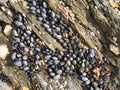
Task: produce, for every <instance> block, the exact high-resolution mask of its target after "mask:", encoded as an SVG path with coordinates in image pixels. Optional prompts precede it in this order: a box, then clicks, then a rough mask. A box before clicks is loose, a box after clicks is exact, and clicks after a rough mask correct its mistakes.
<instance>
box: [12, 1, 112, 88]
mask: <svg viewBox="0 0 120 90" xmlns="http://www.w3.org/2000/svg"><path fill="white" fill-rule="evenodd" d="M28 4H29V11H30V13H31V14H34V15H35V16H36V17H37V19H38V21H40V22H41V23H42V26H43V27H44V28H45V30H46V31H47V32H48V33H49V34H50V35H51V36H52V37H53V38H55V39H56V40H57V41H58V42H59V43H60V44H61V45H62V46H63V48H64V49H65V51H61V50H59V49H56V50H55V51H52V50H50V49H49V48H48V47H47V46H42V48H41V47H40V46H39V45H37V44H36V42H35V39H36V38H37V36H36V34H35V33H34V32H33V31H30V30H29V29H27V28H26V26H25V25H24V23H23V18H22V16H21V15H20V14H16V15H15V21H14V24H15V25H16V29H13V31H12V32H13V33H12V34H13V42H12V50H13V54H12V55H11V57H12V60H14V61H15V62H14V64H15V65H16V66H19V67H20V68H22V69H23V70H25V71H28V72H31V73H34V72H35V71H38V70H39V66H38V64H37V61H38V60H40V55H39V52H41V53H42V54H43V56H44V58H43V59H44V60H46V61H47V62H46V65H47V72H48V75H49V76H50V77H51V78H53V79H56V80H59V79H60V78H61V77H62V76H66V75H68V74H69V75H77V76H78V78H79V80H80V81H81V82H82V85H83V86H85V87H86V88H87V89H89V90H104V89H106V88H107V83H108V81H109V76H110V73H109V71H108V70H107V69H106V67H105V66H104V64H105V63H106V61H107V59H106V58H104V59H103V63H102V64H99V58H98V55H97V53H96V52H95V50H94V49H92V48H90V49H87V48H84V47H81V42H80V41H79V39H78V38H77V37H76V35H75V34H74V33H73V32H72V31H71V30H69V27H70V26H68V25H67V24H65V23H64V22H63V21H62V19H61V16H60V15H59V14H57V13H55V12H54V11H53V10H52V9H50V7H49V6H48V4H47V3H46V2H44V1H43V2H42V1H38V0H28Z"/></svg>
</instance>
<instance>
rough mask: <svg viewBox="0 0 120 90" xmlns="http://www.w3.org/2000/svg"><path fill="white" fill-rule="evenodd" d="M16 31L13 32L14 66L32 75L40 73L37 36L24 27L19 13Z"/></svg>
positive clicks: (16, 19) (15, 20)
mask: <svg viewBox="0 0 120 90" xmlns="http://www.w3.org/2000/svg"><path fill="white" fill-rule="evenodd" d="M14 24H15V26H16V28H15V29H13V30H12V39H13V41H12V47H11V49H12V51H13V53H12V55H11V58H12V60H14V64H15V65H16V66H19V67H20V68H21V69H23V70H25V71H27V72H29V71H30V73H32V72H35V71H36V70H38V71H39V69H40V68H39V65H38V64H37V61H38V60H39V59H40V56H39V52H40V46H39V45H37V44H36V43H35V39H36V38H37V36H36V34H35V33H34V32H33V31H30V29H27V27H26V26H25V25H24V20H23V17H22V15H21V14H20V13H17V14H16V15H15V17H14Z"/></svg>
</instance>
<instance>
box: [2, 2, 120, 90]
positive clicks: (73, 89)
mask: <svg viewBox="0 0 120 90" xmlns="http://www.w3.org/2000/svg"><path fill="white" fill-rule="evenodd" d="M6 1H7V0H6ZM60 1H61V2H60ZM115 1H116V0H115ZM47 2H48V4H49V7H51V8H52V9H53V10H54V11H55V12H57V13H60V14H61V16H62V19H63V20H64V21H65V22H66V23H68V24H69V25H70V26H71V28H70V30H73V31H74V32H77V33H78V37H79V39H80V40H81V41H82V43H84V45H85V46H88V47H91V48H94V49H95V50H96V51H97V52H98V54H99V57H101V56H102V55H105V56H106V57H107V58H109V60H110V65H109V66H108V67H109V68H110V70H111V73H112V75H111V77H110V82H109V85H108V88H110V89H111V90H120V60H119V58H120V41H119V40H120V10H119V8H120V7H119V6H116V4H115V3H114V1H113V0H107V1H106V0H101V1H100V0H69V1H68V0H54V1H53V0H47ZM111 2H112V3H111ZM0 5H1V2H0ZM3 6H5V7H3ZM3 6H2V5H1V6H0V8H1V9H0V45H7V46H8V50H9V52H10V54H11V48H10V47H11V41H12V38H11V36H9V35H8V36H7V35H5V34H4V29H5V26H6V25H8V24H9V25H11V26H13V27H14V25H13V23H12V22H13V20H14V18H13V16H12V15H13V14H14V13H15V11H18V12H20V13H22V14H23V16H24V17H25V21H26V22H27V26H28V28H32V29H33V30H34V32H35V33H36V35H37V36H38V37H39V38H40V39H41V40H43V42H44V43H45V44H46V45H47V46H48V47H49V48H50V49H52V50H55V47H57V48H59V49H60V50H63V51H64V49H63V47H62V46H61V45H60V44H59V43H58V42H57V41H56V40H55V39H54V38H52V37H51V36H50V35H49V34H48V33H47V32H46V31H45V30H44V28H42V27H41V24H40V23H38V22H37V20H36V18H35V16H34V15H31V14H29V11H28V8H27V2H26V0H8V1H7V6H6V4H5V2H3ZM53 17H54V14H53ZM33 22H34V23H33ZM38 29H40V31H41V32H38ZM113 37H116V38H117V39H113ZM111 45H113V46H116V47H113V48H112V49H111ZM116 48H117V49H116ZM116 50H117V51H116ZM10 54H9V55H7V57H5V58H0V72H1V71H2V73H3V74H4V75H5V79H6V80H5V81H4V80H3V81H1V80H0V86H5V88H7V89H9V88H10V90H13V89H16V90H19V89H23V90H24V89H25V90H31V89H32V90H36V89H37V88H39V90H41V89H43V90H59V89H61V90H84V89H82V87H81V82H79V80H77V79H76V78H75V77H73V76H68V77H66V78H65V79H63V81H62V80H60V81H59V82H58V81H54V80H51V79H49V78H48V76H47V73H46V72H45V68H43V67H41V68H42V70H41V72H40V73H39V74H35V75H34V77H32V78H29V77H28V76H27V75H26V72H24V71H21V70H19V69H18V68H17V67H15V66H13V63H12V60H11V58H10ZM0 55H1V54H0ZM3 59H4V60H3ZM39 63H40V64H43V66H44V63H43V62H42V61H41V62H39ZM82 71H83V70H82ZM3 78H4V77H3ZM0 79H1V78H0ZM9 82H12V83H9ZM2 88H3V87H2ZM12 88H13V89H12ZM0 89H1V87H0ZM3 90H4V89H3Z"/></svg>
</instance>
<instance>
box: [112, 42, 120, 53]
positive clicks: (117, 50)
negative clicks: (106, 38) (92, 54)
mask: <svg viewBox="0 0 120 90" xmlns="http://www.w3.org/2000/svg"><path fill="white" fill-rule="evenodd" d="M110 51H112V52H113V53H114V54H115V55H119V54H120V50H119V47H118V46H115V45H113V44H110Z"/></svg>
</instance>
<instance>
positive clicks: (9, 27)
mask: <svg viewBox="0 0 120 90" xmlns="http://www.w3.org/2000/svg"><path fill="white" fill-rule="evenodd" d="M11 30H12V26H11V25H6V26H5V28H4V34H5V35H6V36H9V35H10V34H11Z"/></svg>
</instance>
